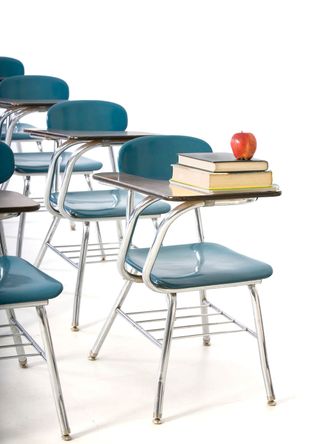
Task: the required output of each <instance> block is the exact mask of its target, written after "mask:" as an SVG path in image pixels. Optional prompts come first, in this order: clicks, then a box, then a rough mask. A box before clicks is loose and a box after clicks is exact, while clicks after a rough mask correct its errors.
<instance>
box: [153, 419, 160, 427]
mask: <svg viewBox="0 0 320 444" xmlns="http://www.w3.org/2000/svg"><path fill="white" fill-rule="evenodd" d="M153 424H156V425H159V424H162V419H161V418H153Z"/></svg>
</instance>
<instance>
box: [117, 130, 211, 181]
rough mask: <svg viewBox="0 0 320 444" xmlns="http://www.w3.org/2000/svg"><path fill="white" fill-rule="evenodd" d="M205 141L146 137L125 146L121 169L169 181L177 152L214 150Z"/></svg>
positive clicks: (121, 154) (121, 155)
mask: <svg viewBox="0 0 320 444" xmlns="http://www.w3.org/2000/svg"><path fill="white" fill-rule="evenodd" d="M211 151H212V149H211V147H210V145H209V144H208V143H207V142H205V141H204V140H201V139H197V138H195V137H189V136H145V137H139V138H138V139H134V140H131V141H129V142H127V143H125V144H124V145H122V147H121V149H120V151H119V159H118V164H119V171H120V172H122V173H127V174H134V175H136V176H141V177H145V178H147V179H158V180H169V179H171V177H172V167H171V165H172V164H174V163H177V162H178V153H201V152H211Z"/></svg>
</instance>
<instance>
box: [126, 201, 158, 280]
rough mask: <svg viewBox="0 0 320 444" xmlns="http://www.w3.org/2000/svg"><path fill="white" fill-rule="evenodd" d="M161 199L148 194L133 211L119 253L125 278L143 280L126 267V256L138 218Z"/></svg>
mask: <svg viewBox="0 0 320 444" xmlns="http://www.w3.org/2000/svg"><path fill="white" fill-rule="evenodd" d="M158 200H160V199H159V198H158V197H153V196H148V197H146V198H145V199H143V200H142V201H141V202H140V203H139V205H137V207H136V209H135V210H134V211H133V213H132V214H131V215H130V218H129V222H128V224H127V229H126V233H125V236H124V238H123V241H122V243H121V247H120V251H119V255H118V269H119V272H120V274H121V276H122V277H123V278H124V279H129V280H131V281H134V282H143V281H142V277H141V276H139V275H136V274H133V273H130V272H129V271H128V270H127V269H126V257H127V254H128V251H129V248H130V245H131V241H132V237H133V234H134V231H135V227H136V225H137V222H138V219H139V216H140V214H141V213H142V212H143V210H145V209H146V208H148V207H149V206H150V205H152V204H153V203H155V202H157V201H158Z"/></svg>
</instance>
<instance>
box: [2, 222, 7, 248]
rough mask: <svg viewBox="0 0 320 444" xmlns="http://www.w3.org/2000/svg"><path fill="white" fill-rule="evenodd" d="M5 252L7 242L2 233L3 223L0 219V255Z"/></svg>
mask: <svg viewBox="0 0 320 444" xmlns="http://www.w3.org/2000/svg"><path fill="white" fill-rule="evenodd" d="M6 254H7V243H6V238H5V235H4V229H3V223H2V221H1V220H0V255H3V256H5V255H6Z"/></svg>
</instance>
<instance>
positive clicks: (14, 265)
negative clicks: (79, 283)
mask: <svg viewBox="0 0 320 444" xmlns="http://www.w3.org/2000/svg"><path fill="white" fill-rule="evenodd" d="M62 290H63V286H62V284H61V283H60V282H58V281H56V280H55V279H53V278H52V277H50V276H48V275H47V274H45V273H43V272H42V271H40V270H39V269H38V268H35V267H34V266H33V265H31V264H29V262H27V261H25V260H24V259H21V258H19V257H16V256H0V305H2V304H18V303H22V302H34V301H44V300H46V299H52V298H55V297H57V296H59V294H60V293H61V292H62Z"/></svg>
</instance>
